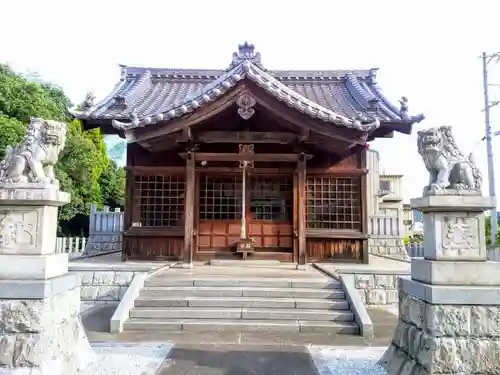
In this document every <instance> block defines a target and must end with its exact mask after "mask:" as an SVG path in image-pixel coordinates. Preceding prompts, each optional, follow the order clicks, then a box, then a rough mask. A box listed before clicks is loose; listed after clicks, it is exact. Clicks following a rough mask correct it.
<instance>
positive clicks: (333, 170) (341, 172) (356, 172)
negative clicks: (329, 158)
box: [307, 167, 368, 177]
mask: <svg viewBox="0 0 500 375" xmlns="http://www.w3.org/2000/svg"><path fill="white" fill-rule="evenodd" d="M307 172H308V173H309V174H327V175H334V176H347V177H348V176H365V175H366V174H368V169H366V168H362V169H354V168H339V167H327V168H309V169H308V170H307Z"/></svg>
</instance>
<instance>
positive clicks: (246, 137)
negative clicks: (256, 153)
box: [195, 130, 299, 144]
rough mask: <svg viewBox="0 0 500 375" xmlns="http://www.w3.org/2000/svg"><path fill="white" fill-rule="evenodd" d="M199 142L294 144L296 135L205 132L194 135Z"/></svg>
mask: <svg viewBox="0 0 500 375" xmlns="http://www.w3.org/2000/svg"><path fill="white" fill-rule="evenodd" d="M195 138H196V140H197V141H199V142H205V143H247V142H248V143H280V144H289V143H292V142H296V141H297V140H298V138H299V135H298V134H293V133H287V132H250V131H230V130H228V131H205V132H201V133H199V134H196V135H195Z"/></svg>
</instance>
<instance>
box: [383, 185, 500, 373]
mask: <svg viewBox="0 0 500 375" xmlns="http://www.w3.org/2000/svg"><path fill="white" fill-rule="evenodd" d="M411 203H412V207H414V208H417V209H419V210H421V211H422V212H423V213H424V246H425V248H424V258H422V259H413V260H412V264H411V279H407V278H405V279H400V280H399V323H398V326H397V328H396V331H395V333H394V337H393V340H392V343H391V345H390V347H389V349H388V350H387V352H386V353H385V354H384V356H383V358H382V359H381V361H380V363H381V364H382V366H383V367H384V368H385V369H386V370H387V372H388V373H389V374H391V375H396V374H397V375H420V374H422V375H423V374H457V375H458V374H485V375H486V374H500V263H497V262H489V261H486V246H485V234H484V214H483V212H484V211H485V210H487V209H489V208H491V207H492V205H493V201H492V200H491V199H490V198H489V197H482V196H474V195H428V196H425V197H423V198H419V199H413V200H412V202H411Z"/></svg>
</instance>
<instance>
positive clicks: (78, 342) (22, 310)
mask: <svg viewBox="0 0 500 375" xmlns="http://www.w3.org/2000/svg"><path fill="white" fill-rule="evenodd" d="M0 327H1V329H0V373H1V374H3V375H4V374H5V375H7V374H9V375H14V374H16V375H17V374H19V375H20V374H30V375H34V374H37V375H63V374H65V375H72V374H76V373H77V372H79V371H83V370H85V369H86V368H87V367H88V366H90V365H91V364H92V363H93V361H94V353H93V351H92V349H91V347H90V344H89V342H88V340H87V336H86V334H85V330H84V328H83V326H82V322H81V319H80V288H79V287H76V288H74V289H72V290H68V291H65V292H63V293H59V294H56V295H52V296H50V297H48V298H45V299H25V300H21V299H18V300H7V299H0Z"/></svg>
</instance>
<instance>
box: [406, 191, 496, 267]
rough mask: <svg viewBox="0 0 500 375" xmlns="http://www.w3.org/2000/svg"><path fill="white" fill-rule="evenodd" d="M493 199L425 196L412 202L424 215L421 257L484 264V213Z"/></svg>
mask: <svg viewBox="0 0 500 375" xmlns="http://www.w3.org/2000/svg"><path fill="white" fill-rule="evenodd" d="M493 205H494V200H492V199H491V198H490V197H483V196H467V195H464V196H450V195H428V196H425V197H422V198H417V199H412V200H411V206H412V208H416V209H418V210H420V211H422V212H423V213H424V234H425V236H424V258H425V259H429V260H438V261H441V260H445V261H453V260H459V261H468V260H470V261H485V260H486V242H485V241H486V239H485V235H484V233H485V232H484V213H483V212H484V211H485V210H487V209H489V208H491V207H493Z"/></svg>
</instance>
